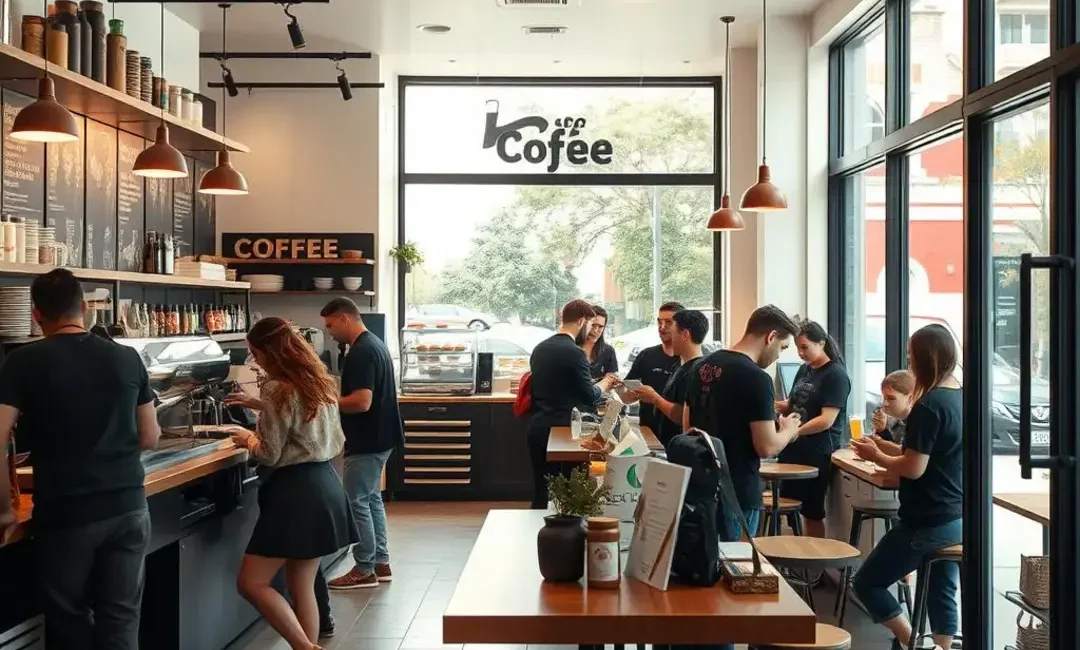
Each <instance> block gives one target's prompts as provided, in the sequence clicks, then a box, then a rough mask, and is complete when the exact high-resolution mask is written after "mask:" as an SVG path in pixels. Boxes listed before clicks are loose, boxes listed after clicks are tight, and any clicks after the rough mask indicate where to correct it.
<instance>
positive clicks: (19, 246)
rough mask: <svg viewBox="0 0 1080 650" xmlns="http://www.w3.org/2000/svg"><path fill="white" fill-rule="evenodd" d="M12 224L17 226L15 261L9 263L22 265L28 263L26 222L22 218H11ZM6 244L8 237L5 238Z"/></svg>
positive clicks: (9, 259)
mask: <svg viewBox="0 0 1080 650" xmlns="http://www.w3.org/2000/svg"><path fill="white" fill-rule="evenodd" d="M11 222H12V223H13V224H15V259H14V260H11V258H8V261H9V262H10V261H15V262H19V263H20V264H25V263H26V220H25V219H23V218H22V217H11ZM4 241H5V243H6V242H7V237H6V236H5V237H4Z"/></svg>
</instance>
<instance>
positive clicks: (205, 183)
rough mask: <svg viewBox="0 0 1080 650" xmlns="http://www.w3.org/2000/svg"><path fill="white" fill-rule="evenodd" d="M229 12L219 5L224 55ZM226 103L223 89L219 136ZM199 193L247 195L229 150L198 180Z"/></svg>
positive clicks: (223, 64)
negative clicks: (227, 13)
mask: <svg viewBox="0 0 1080 650" xmlns="http://www.w3.org/2000/svg"><path fill="white" fill-rule="evenodd" d="M228 10H229V5H227V4H223V5H221V52H222V54H223V55H224V54H225V53H226V52H228V49H227V44H226V41H225V28H226V22H225V16H226V12H227V11H228ZM221 66H222V69H223V70H228V68H225V59H224V58H222V60H221ZM226 102H228V98H227V97H226V96H225V89H224V88H223V89H222V90H221V134H222V135H225V104H226ZM199 193H200V194H218V195H223V196H241V195H244V194H247V193H248V184H247V179H246V178H244V175H243V174H241V173H240V172H239V171H237V170H236V168H235V167H233V166H232V160H231V159H230V155H229V150H228V149H222V150H221V151H219V152H218V154H217V166H216V167H214V168H213V169H211V170H210V171H208V172H206V173H205V174H203V177H202V178H201V179H200V180H199Z"/></svg>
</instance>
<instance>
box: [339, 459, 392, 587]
mask: <svg viewBox="0 0 1080 650" xmlns="http://www.w3.org/2000/svg"><path fill="white" fill-rule="evenodd" d="M391 453H393V450H392V449H389V450H387V451H381V452H379V453H377V454H353V455H351V456H346V457H345V496H346V497H348V499H349V507H350V508H351V509H352V514H353V519H355V520H356V530H357V533H358V534H359V535H360V541H359V542H357V543H356V544H353V547H352V555H353V560H354V561H355V562H356V569H357V570H358V571H360V572H362V573H373V572H374V571H375V565H376V564H389V563H390V551H388V550H387V548H386V508H385V507H384V506H383V500H382V492H380V491H379V481H380V479H381V478H382V471H383V468H384V467H386V461H387V460H388V459H389V458H390V454H391Z"/></svg>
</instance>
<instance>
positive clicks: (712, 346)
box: [608, 310, 724, 375]
mask: <svg viewBox="0 0 1080 650" xmlns="http://www.w3.org/2000/svg"><path fill="white" fill-rule="evenodd" d="M700 311H701V313H703V314H705V316H706V317H708V316H710V314H711V313H712V312H709V311H705V310H700ZM711 320H712V319H711V318H710V322H711ZM710 334H711V332H710ZM608 343H610V344H611V347H613V348H615V358H617V359H618V360H619V374H620V375H626V373H628V372H630V366H632V365H634V359H637V355H638V354H640V353H641V351H642V350H644V349H645V348H649V347H652V346H654V345H660V334H659V332H657V331H656V325H650V326H648V327H642V328H641V329H636V330H633V331H631V332H627V333H626V334H623V335H621V336H616V337H614V338H612V339H610V340H609V341H608ZM722 347H724V346H723V345H722V344H721V343H720V341H713V340H711V339H709V338H706V339H705V342H704V343H702V344H701V351H702V353H704V354H706V355H708V354H712V353H713V352H715V351H717V350H719V349H720V348H722Z"/></svg>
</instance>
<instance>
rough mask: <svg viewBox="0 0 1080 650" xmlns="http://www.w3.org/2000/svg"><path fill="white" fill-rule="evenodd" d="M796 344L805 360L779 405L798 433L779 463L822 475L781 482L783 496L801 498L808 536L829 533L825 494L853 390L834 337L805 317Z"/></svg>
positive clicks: (830, 480) (777, 407)
mask: <svg viewBox="0 0 1080 650" xmlns="http://www.w3.org/2000/svg"><path fill="white" fill-rule="evenodd" d="M801 327H802V329H801V330H800V331H799V334H798V335H797V336H796V337H795V348H796V349H797V350H798V351H799V358H800V359H802V360H803V361H804V363H803V365H802V367H801V368H799V371H798V372H797V373H796V374H795V381H794V383H793V384H792V387H791V396H790V397H789V398H788V399H787V400H784V401H781V402H777V403H776V410H777V411H779V412H780V413H796V414H798V415H799V419H800V420H801V421H802V424H801V425H800V426H799V437H798V438H797V439H796V440H795V442H793V443H791V444H790V445H788V446H787V447H786V448H785V449H784V451H782V452H780V458H779V460H780V462H782V463H794V464H796V465H810V466H812V467H816V468H818V475H817V476H816V477H814V478H810V479H802V480H799V481H785V482H784V483H783V484H781V492H782V494H783V496H785V497H790V498H793V499H796V500H798V501H801V502H802V516H803V520H804V521H805V523H806V534H807V535H809V536H811V537H824V536H825V496H826V494H827V492H828V489H829V484H830V483H831V482H832V453H833V452H834V451H835V450H837V449H839V448H840V441H841V440H842V438H843V437H844V435H845V432H846V429H847V400H848V395H849V394H850V393H851V380H850V379H848V374H847V369H846V368H844V359H843V356H842V355H841V353H840V348H839V346H837V345H836V341H834V340H833V338H832V337H831V336H829V334H828V333H827V332H826V331H825V329H824V328H823V327H822V326H821V325H819V324H818V323H815V322H814V321H812V320H808V321H804V322H803V323H802V325H801Z"/></svg>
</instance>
